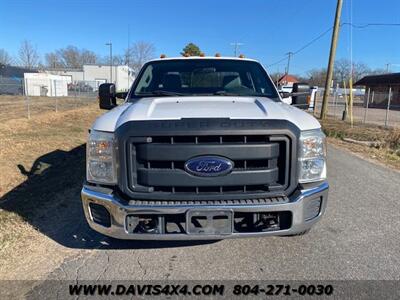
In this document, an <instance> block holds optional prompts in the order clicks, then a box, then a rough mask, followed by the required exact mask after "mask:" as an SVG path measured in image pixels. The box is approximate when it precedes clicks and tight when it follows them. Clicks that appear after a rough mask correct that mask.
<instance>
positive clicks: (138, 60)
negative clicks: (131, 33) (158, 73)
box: [124, 42, 155, 73]
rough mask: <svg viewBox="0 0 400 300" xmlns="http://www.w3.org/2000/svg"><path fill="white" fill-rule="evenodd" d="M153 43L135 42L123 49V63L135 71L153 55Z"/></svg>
mask: <svg viewBox="0 0 400 300" xmlns="http://www.w3.org/2000/svg"><path fill="white" fill-rule="evenodd" d="M154 52H155V48H154V45H153V44H151V43H147V42H137V43H135V44H133V45H132V46H130V47H129V48H128V49H126V50H125V54H124V63H125V64H127V65H129V66H130V67H131V68H132V69H133V70H134V71H135V72H136V73H137V72H139V70H140V68H141V67H142V66H143V64H144V63H145V62H146V61H148V60H150V59H152V58H153V57H154Z"/></svg>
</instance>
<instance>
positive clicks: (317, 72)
mask: <svg viewBox="0 0 400 300" xmlns="http://www.w3.org/2000/svg"><path fill="white" fill-rule="evenodd" d="M307 76H308V83H309V84H310V85H312V86H320V87H323V86H324V85H325V80H326V69H312V70H310V71H308V72H307Z"/></svg>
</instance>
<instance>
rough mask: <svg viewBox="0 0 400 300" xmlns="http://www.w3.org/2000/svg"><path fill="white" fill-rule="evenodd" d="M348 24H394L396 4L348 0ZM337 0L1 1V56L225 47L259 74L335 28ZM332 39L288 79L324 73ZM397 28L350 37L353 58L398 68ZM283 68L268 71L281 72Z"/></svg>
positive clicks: (343, 38) (346, 43) (296, 64)
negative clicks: (32, 49) (254, 64)
mask: <svg viewBox="0 0 400 300" xmlns="http://www.w3.org/2000/svg"><path fill="white" fill-rule="evenodd" d="M352 2H353V3H352V7H353V24H361V25H362V24H366V23H400V1H399V0H380V1H376V0H352ZM335 7H336V0H285V1H282V0H244V1H237V0H231V1H227V0H219V1H216V0H200V1H187V0H182V1H181V0H169V1H166V0H164V1H162V0H159V1H155V0H146V1H139V0H137V1H133V0H126V1H122V0H114V1H99V0H98V1H93V0H92V1H89V0H87V1H83V0H82V1H78V0H68V1H67V0H57V1H51V0H35V1H33V0H32V1H22V0H0V48H4V49H6V50H7V51H8V52H9V53H10V54H12V55H16V54H17V53H18V48H19V45H20V43H21V41H22V40H24V39H28V40H30V41H31V42H32V43H33V44H35V45H36V46H37V48H38V50H39V52H40V54H41V56H42V57H43V56H44V54H45V53H46V52H50V51H52V50H54V49H57V48H62V47H65V46H67V45H75V46H77V47H79V48H87V49H89V50H92V51H94V52H96V53H98V54H100V55H102V56H106V55H107V54H108V48H107V46H105V45H104V44H105V43H106V42H108V41H112V43H113V48H114V53H116V54H118V53H122V51H123V49H124V48H126V47H127V44H128V28H130V41H131V42H132V43H133V42H135V41H147V42H151V43H153V44H154V46H155V47H156V54H157V55H159V54H160V53H165V54H167V55H168V56H175V55H179V51H181V49H182V48H183V46H184V45H185V44H186V43H188V42H194V43H196V44H198V45H199V46H200V48H201V49H202V50H203V51H204V52H205V53H206V54H209V55H214V53H215V52H220V53H222V54H224V55H233V47H232V46H230V43H232V42H235V41H238V42H241V43H243V44H244V45H243V46H242V47H241V49H240V52H241V53H244V54H245V55H246V56H247V57H251V58H255V59H259V60H260V61H261V62H262V63H263V64H264V65H265V66H268V65H271V64H273V63H274V62H276V61H279V60H281V59H282V58H284V57H285V53H287V52H289V51H293V52H294V51H296V50H298V49H300V48H302V46H304V45H306V44H307V43H308V42H310V41H311V40H313V39H314V38H316V37H317V36H319V35H320V34H321V33H323V32H325V31H326V30H329V28H330V27H332V25H333V18H334V12H335ZM342 22H350V0H344V7H343V14H342ZM349 29H350V27H349V26H346V25H344V26H343V27H342V30H341V35H340V43H339V48H338V53H337V57H338V58H342V57H347V58H349V57H350V30H349ZM330 39H331V32H329V33H327V34H325V35H324V36H322V37H321V38H320V39H318V40H317V41H316V42H314V43H313V44H311V45H310V46H309V47H307V48H306V49H304V50H303V51H301V52H299V53H298V54H297V55H295V56H294V57H293V59H292V64H291V73H297V74H304V73H305V72H306V71H308V70H310V69H312V68H318V67H325V66H326V64H327V58H328V54H329V44H330ZM399 49H400V26H369V27H366V28H364V29H353V57H354V60H356V61H362V62H365V63H366V64H368V65H369V66H371V67H372V68H384V67H385V64H386V63H392V64H399V66H394V65H393V67H392V71H397V72H400V50H399ZM285 65H286V62H281V63H280V64H275V65H273V66H271V67H270V68H269V69H270V72H275V71H277V70H279V71H281V72H282V71H283V70H284V68H285Z"/></svg>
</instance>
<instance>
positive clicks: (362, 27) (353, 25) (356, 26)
mask: <svg viewBox="0 0 400 300" xmlns="http://www.w3.org/2000/svg"><path fill="white" fill-rule="evenodd" d="M343 25H349V26H351V27H353V28H357V29H364V28H367V27H370V26H400V23H366V24H353V23H349V22H344V23H342V24H341V25H340V26H343Z"/></svg>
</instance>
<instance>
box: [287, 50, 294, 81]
mask: <svg viewBox="0 0 400 300" xmlns="http://www.w3.org/2000/svg"><path fill="white" fill-rule="evenodd" d="M293 54H294V53H293V52H288V53H286V55H287V67H286V75H288V74H289V67H290V58H291V57H292V56H293Z"/></svg>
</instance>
